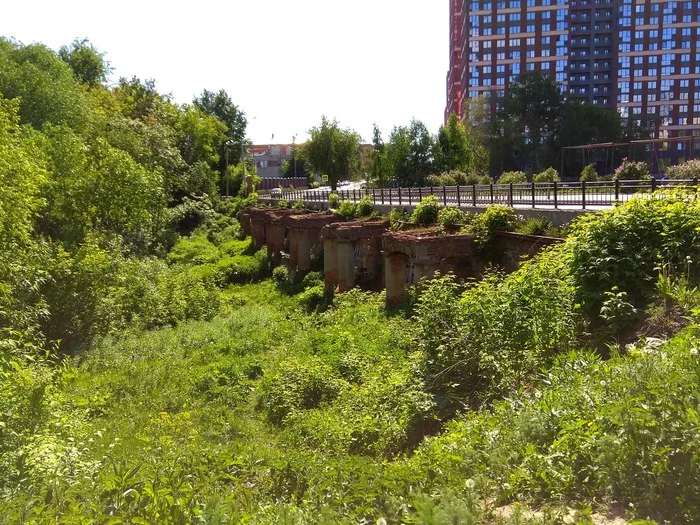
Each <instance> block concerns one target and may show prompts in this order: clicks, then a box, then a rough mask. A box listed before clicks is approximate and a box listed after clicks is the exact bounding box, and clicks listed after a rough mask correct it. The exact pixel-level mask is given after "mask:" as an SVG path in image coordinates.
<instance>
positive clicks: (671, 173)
mask: <svg viewBox="0 0 700 525" xmlns="http://www.w3.org/2000/svg"><path fill="white" fill-rule="evenodd" d="M666 175H667V176H668V177H669V178H670V179H681V180H692V179H700V160H698V159H693V160H688V161H686V162H682V163H681V164H678V165H676V166H671V167H669V168H668V169H667V170H666Z"/></svg>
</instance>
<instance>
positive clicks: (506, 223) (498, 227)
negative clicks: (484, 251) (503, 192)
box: [470, 204, 517, 248]
mask: <svg viewBox="0 0 700 525" xmlns="http://www.w3.org/2000/svg"><path fill="white" fill-rule="evenodd" d="M516 222H517V217H516V215H515V210H514V209H513V208H511V207H509V206H503V205H501V204H493V205H491V206H489V207H488V208H486V211H484V213H480V214H478V215H477V216H476V217H475V218H474V220H473V221H472V223H471V225H470V229H471V231H473V232H474V233H476V235H477V242H478V243H479V244H480V245H481V246H482V247H483V248H487V247H488V246H489V245H490V243H491V241H492V240H493V234H494V233H495V232H497V231H505V232H507V231H513V230H514V229H515V225H516Z"/></svg>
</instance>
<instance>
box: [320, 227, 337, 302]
mask: <svg viewBox="0 0 700 525" xmlns="http://www.w3.org/2000/svg"><path fill="white" fill-rule="evenodd" d="M323 280H324V281H325V282H326V289H331V290H333V289H335V287H336V285H337V284H338V242H337V241H336V240H335V239H328V238H326V239H325V240H324V241H323Z"/></svg>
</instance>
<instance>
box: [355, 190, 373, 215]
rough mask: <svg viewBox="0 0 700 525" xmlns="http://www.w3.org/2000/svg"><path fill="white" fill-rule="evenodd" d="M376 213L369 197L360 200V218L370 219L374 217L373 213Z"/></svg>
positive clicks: (358, 206) (358, 207)
mask: <svg viewBox="0 0 700 525" xmlns="http://www.w3.org/2000/svg"><path fill="white" fill-rule="evenodd" d="M373 211H374V207H373V206H372V201H371V200H370V198H369V196H367V195H366V196H364V197H362V199H360V202H359V203H358V204H357V215H359V216H360V217H369V216H370V215H372V212H373Z"/></svg>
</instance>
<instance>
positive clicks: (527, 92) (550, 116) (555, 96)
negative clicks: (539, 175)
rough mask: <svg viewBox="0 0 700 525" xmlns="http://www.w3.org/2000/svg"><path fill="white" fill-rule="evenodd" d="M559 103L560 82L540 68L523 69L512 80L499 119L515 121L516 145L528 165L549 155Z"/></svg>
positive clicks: (555, 128) (536, 167) (534, 163)
mask: <svg viewBox="0 0 700 525" xmlns="http://www.w3.org/2000/svg"><path fill="white" fill-rule="evenodd" d="M562 104H563V96H562V93H561V89H560V87H559V85H558V84H557V83H556V82H555V81H554V80H552V79H551V78H550V77H548V76H545V75H543V74H542V73H541V72H539V71H528V72H525V73H522V74H521V75H519V76H518V78H517V79H516V80H515V82H514V83H513V84H511V86H510V96H509V97H508V98H507V99H506V100H505V104H504V113H503V114H502V119H511V120H513V121H514V122H516V123H517V125H518V128H519V130H518V131H519V134H520V138H519V142H520V144H519V145H520V147H521V151H522V153H523V155H524V157H525V161H526V163H528V164H529V167H531V168H535V169H539V167H540V166H541V164H542V160H544V159H546V158H547V157H549V155H547V153H551V151H552V148H553V146H554V143H555V138H556V131H557V124H558V116H559V112H560V110H561V106H562ZM550 158H551V157H550Z"/></svg>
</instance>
